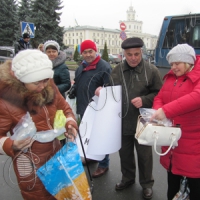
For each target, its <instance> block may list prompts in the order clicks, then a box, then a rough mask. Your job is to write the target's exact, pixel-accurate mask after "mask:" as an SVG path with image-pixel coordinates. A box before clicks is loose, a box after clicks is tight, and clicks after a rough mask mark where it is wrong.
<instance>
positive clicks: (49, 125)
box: [43, 106, 53, 129]
mask: <svg viewBox="0 0 200 200" xmlns="http://www.w3.org/2000/svg"><path fill="white" fill-rule="evenodd" d="M43 109H44V112H45V115H46V122H47V125H48V127H49V129H53V127H52V126H51V124H50V117H49V111H48V110H47V108H46V106H43Z"/></svg>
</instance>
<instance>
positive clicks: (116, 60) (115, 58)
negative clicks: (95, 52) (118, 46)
mask: <svg viewBox="0 0 200 200" xmlns="http://www.w3.org/2000/svg"><path fill="white" fill-rule="evenodd" d="M108 58H109V62H110V64H118V63H120V62H121V59H120V58H119V57H118V56H116V55H112V54H108Z"/></svg>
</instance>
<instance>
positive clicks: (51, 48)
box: [43, 40, 71, 146]
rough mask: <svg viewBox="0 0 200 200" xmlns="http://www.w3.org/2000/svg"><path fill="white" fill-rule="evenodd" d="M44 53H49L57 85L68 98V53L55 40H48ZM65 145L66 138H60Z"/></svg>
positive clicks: (69, 83) (69, 84)
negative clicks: (61, 49)
mask: <svg viewBox="0 0 200 200" xmlns="http://www.w3.org/2000/svg"><path fill="white" fill-rule="evenodd" d="M43 49H44V53H45V54H47V56H48V57H49V59H50V60H51V61H52V63H53V71H54V75H53V80H54V82H55V84H56V85H57V87H58V89H59V91H60V93H61V94H62V96H63V97H64V98H66V96H65V93H66V92H67V91H68V90H69V89H70V87H71V81H70V74H69V70H68V67H67V65H66V64H65V62H66V53H64V52H63V51H60V45H59V44H58V43H57V42H56V41H54V40H48V41H46V42H45V43H44V46H43ZM60 142H61V143H62V145H63V146H64V145H65V143H66V139H62V140H60Z"/></svg>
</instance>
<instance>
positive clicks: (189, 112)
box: [153, 57, 200, 178]
mask: <svg viewBox="0 0 200 200" xmlns="http://www.w3.org/2000/svg"><path fill="white" fill-rule="evenodd" d="M164 81H165V82H164V85H163V87H162V89H161V90H160V92H159V93H158V95H157V96H156V97H155V99H154V103H153V108H154V109H158V108H162V109H163V111H164V113H165V115H166V117H167V118H169V119H171V120H172V122H173V124H174V125H180V128H181V131H182V135H181V138H180V139H179V141H178V146H177V147H175V148H174V149H171V151H170V152H169V153H168V154H167V155H165V156H161V158H160V162H161V164H162V165H163V167H164V168H165V169H167V170H169V171H171V172H172V173H173V174H177V175H181V176H187V177H190V178H200V123H199V117H200V57H197V59H196V62H195V65H194V68H193V69H192V70H191V71H190V72H188V73H187V74H185V75H182V76H180V77H176V76H175V75H174V73H173V72H172V71H171V70H170V71H169V73H168V74H167V75H165V77H164ZM167 148H168V147H162V152H165V151H166V150H167Z"/></svg>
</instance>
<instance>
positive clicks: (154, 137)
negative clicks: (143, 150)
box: [135, 115, 181, 156]
mask: <svg viewBox="0 0 200 200" xmlns="http://www.w3.org/2000/svg"><path fill="white" fill-rule="evenodd" d="M180 137H181V129H180V128H179V127H172V126H171V127H166V126H163V125H160V124H158V123H150V122H148V121H146V120H145V118H144V117H143V116H141V115H140V116H139V117H138V122H137V128H136V134H135V138H136V139H137V140H138V143H139V144H142V145H148V146H154V150H155V152H156V153H157V154H158V155H160V156H164V155H166V154H167V153H168V152H169V151H170V149H171V148H172V147H175V146H178V142H177V141H178V140H179V139H180ZM156 146H169V148H168V150H167V151H166V152H165V153H159V152H158V151H157V149H156Z"/></svg>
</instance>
